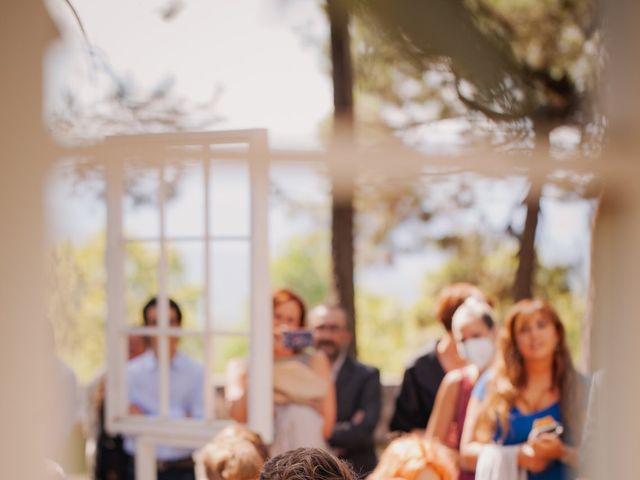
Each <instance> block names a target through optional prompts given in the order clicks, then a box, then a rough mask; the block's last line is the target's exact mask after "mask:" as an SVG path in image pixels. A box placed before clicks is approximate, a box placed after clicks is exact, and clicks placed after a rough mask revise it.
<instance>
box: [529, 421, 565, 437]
mask: <svg viewBox="0 0 640 480" xmlns="http://www.w3.org/2000/svg"><path fill="white" fill-rule="evenodd" d="M535 430H536V436H538V435H542V434H543V433H552V434H554V435H557V436H558V437H559V436H560V435H562V432H564V428H563V427H562V425H560V424H559V423H549V424H546V425H540V426H538V427H535Z"/></svg>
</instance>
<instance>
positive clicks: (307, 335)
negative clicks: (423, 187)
mask: <svg viewBox="0 0 640 480" xmlns="http://www.w3.org/2000/svg"><path fill="white" fill-rule="evenodd" d="M282 340H283V343H284V346H285V347H287V348H290V349H291V350H304V349H305V348H307V347H310V346H311V345H313V334H312V333H311V331H309V330H288V331H285V332H283V333H282Z"/></svg>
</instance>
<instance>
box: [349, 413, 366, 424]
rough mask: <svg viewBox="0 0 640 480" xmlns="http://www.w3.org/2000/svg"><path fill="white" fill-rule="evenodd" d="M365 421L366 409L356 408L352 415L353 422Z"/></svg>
mask: <svg viewBox="0 0 640 480" xmlns="http://www.w3.org/2000/svg"><path fill="white" fill-rule="evenodd" d="M363 421H364V410H356V413H354V414H353V417H351V423H353V424H354V425H360V424H361V423H362V422H363Z"/></svg>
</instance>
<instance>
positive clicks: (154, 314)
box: [124, 297, 204, 480]
mask: <svg viewBox="0 0 640 480" xmlns="http://www.w3.org/2000/svg"><path fill="white" fill-rule="evenodd" d="M157 303H158V301H157V298H155V297H154V298H152V299H151V300H149V302H147V304H146V305H145V307H144V309H143V311H142V317H143V320H144V324H145V326H149V327H153V326H156V325H157V323H158V308H157ZM169 325H170V326H171V327H180V326H181V325H182V312H181V311H180V307H179V306H178V304H177V303H176V302H174V301H173V300H171V299H170V300H169ZM178 341H179V338H178V337H169V359H170V360H169V416H170V417H171V418H202V417H203V383H204V381H203V379H204V372H203V368H202V365H200V364H199V363H197V362H195V361H193V360H191V359H190V358H189V357H187V356H186V355H185V354H183V353H182V352H180V351H179V350H178ZM159 372H160V364H159V361H158V338H157V337H156V336H152V337H151V349H149V350H147V351H146V352H145V353H143V354H142V355H140V356H139V357H137V358H135V359H133V360H131V361H130V362H129V364H128V366H127V383H128V391H129V412H130V413H132V414H138V415H150V416H158V415H160V381H159ZM124 448H125V451H126V452H127V453H128V454H129V455H131V456H132V457H133V456H134V455H135V438H132V437H127V438H125V444H124ZM191 454H192V450H189V449H184V448H175V447H169V446H158V447H156V459H157V461H158V465H157V468H158V480H193V479H194V478H195V477H194V472H193V462H192V460H191ZM131 463H132V465H133V462H131ZM129 471H130V474H129V477H130V479H133V478H134V476H133V472H134V469H133V468H130V469H129Z"/></svg>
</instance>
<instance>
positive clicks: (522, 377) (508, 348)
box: [460, 300, 585, 480]
mask: <svg viewBox="0 0 640 480" xmlns="http://www.w3.org/2000/svg"><path fill="white" fill-rule="evenodd" d="M584 395H585V392H584V386H583V382H582V381H581V378H580V375H579V374H578V373H577V372H576V370H575V368H574V367H573V363H572V361H571V355H570V353H569V349H568V347H567V343H566V338H565V330H564V326H563V325H562V322H561V321H560V319H559V318H558V315H557V313H556V312H555V310H554V309H553V308H552V307H551V306H550V305H548V304H546V303H544V302H542V301H540V300H522V301H520V302H518V303H516V304H515V305H514V306H513V307H512V309H511V310H510V311H509V313H508V314H507V318H506V320H505V325H504V327H503V331H502V333H501V338H500V340H499V354H498V355H497V358H496V360H495V363H494V365H493V367H492V369H491V370H490V371H489V372H487V373H486V374H485V375H484V376H483V377H481V378H480V379H479V380H478V382H477V383H476V386H475V387H474V390H473V393H472V398H471V400H470V402H469V407H468V409H467V417H466V421H465V425H464V432H463V435H462V441H461V459H460V461H461V464H462V466H463V468H466V469H469V470H473V469H474V468H475V466H476V462H477V459H478V456H479V455H480V453H481V451H482V449H483V447H484V446H485V445H486V444H489V443H494V444H499V445H504V446H509V445H511V446H516V447H515V448H512V449H510V451H511V452H512V453H513V455H514V456H515V458H516V461H517V466H518V467H519V468H520V469H523V470H526V472H527V477H528V479H529V480H539V479H540V480H542V479H544V480H564V479H567V478H571V476H572V474H573V472H572V468H571V467H575V466H577V464H578V452H577V449H576V448H575V447H574V446H573V445H575V444H576V443H577V441H579V439H580V435H581V424H582V420H583V416H584V415H583V414H584V409H583V408H582V407H583V405H584V402H583V398H584Z"/></svg>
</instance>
